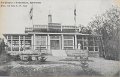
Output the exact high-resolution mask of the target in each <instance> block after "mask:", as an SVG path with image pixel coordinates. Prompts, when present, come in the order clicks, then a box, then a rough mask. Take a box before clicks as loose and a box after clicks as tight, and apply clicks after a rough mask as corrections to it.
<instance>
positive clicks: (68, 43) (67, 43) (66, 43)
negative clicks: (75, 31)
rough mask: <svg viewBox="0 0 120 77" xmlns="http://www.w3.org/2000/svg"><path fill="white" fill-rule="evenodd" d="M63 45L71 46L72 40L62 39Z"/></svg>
mask: <svg viewBox="0 0 120 77" xmlns="http://www.w3.org/2000/svg"><path fill="white" fill-rule="evenodd" d="M64 46H73V40H64Z"/></svg>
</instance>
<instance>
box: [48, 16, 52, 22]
mask: <svg viewBox="0 0 120 77" xmlns="http://www.w3.org/2000/svg"><path fill="white" fill-rule="evenodd" d="M48 23H52V15H51V14H49V15H48Z"/></svg>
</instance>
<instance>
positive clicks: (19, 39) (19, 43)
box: [19, 35, 21, 51]
mask: <svg viewBox="0 0 120 77" xmlns="http://www.w3.org/2000/svg"><path fill="white" fill-rule="evenodd" d="M20 43H21V42H20V35H19V51H20Z"/></svg>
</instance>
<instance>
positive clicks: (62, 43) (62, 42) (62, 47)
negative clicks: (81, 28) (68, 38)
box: [61, 34, 64, 49]
mask: <svg viewBox="0 0 120 77" xmlns="http://www.w3.org/2000/svg"><path fill="white" fill-rule="evenodd" d="M61 37H62V41H61V45H62V46H61V49H64V36H63V34H62V35H61Z"/></svg>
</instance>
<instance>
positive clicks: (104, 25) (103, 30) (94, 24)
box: [89, 7, 120, 60]
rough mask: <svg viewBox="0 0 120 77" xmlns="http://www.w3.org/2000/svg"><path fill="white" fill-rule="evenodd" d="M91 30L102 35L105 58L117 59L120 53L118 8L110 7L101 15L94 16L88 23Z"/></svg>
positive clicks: (119, 13)
mask: <svg viewBox="0 0 120 77" xmlns="http://www.w3.org/2000/svg"><path fill="white" fill-rule="evenodd" d="M89 27H91V28H92V31H93V32H96V33H97V34H100V35H102V39H103V46H104V51H101V52H102V56H103V57H104V58H107V59H115V60H118V59H119V54H120V51H119V50H120V9H119V8H118V7H112V8H110V9H109V10H107V11H106V12H105V13H103V14H102V15H99V16H96V17H95V18H94V20H93V21H91V22H90V23H89Z"/></svg>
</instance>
